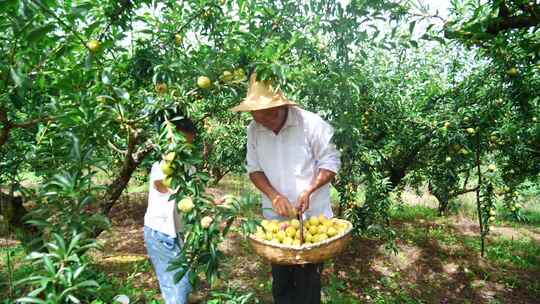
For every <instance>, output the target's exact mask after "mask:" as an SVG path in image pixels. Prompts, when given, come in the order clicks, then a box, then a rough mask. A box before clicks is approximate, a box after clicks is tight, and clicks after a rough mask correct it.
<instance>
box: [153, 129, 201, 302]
mask: <svg viewBox="0 0 540 304" xmlns="http://www.w3.org/2000/svg"><path fill="white" fill-rule="evenodd" d="M172 123H173V124H174V125H175V127H176V129H177V130H178V131H179V132H181V133H182V134H183V135H184V137H185V139H186V141H187V142H188V143H190V144H191V143H192V142H193V139H194V137H195V133H196V129H195V125H194V124H193V122H192V121H191V120H190V119H187V118H184V119H179V120H172ZM165 177H166V176H165V174H164V173H163V171H162V170H161V168H160V162H159V161H156V162H155V163H154V164H153V165H152V169H151V171H150V178H149V179H150V185H149V189H148V207H147V209H146V214H145V215H144V242H145V246H146V250H147V252H148V256H149V257H150V260H151V261H152V265H153V267H154V270H155V272H156V276H157V279H158V282H159V288H160V290H161V295H162V296H163V299H164V301H165V303H166V304H173V303H174V304H185V303H187V301H188V295H189V293H190V292H191V290H192V287H191V284H190V283H189V280H188V275H187V274H186V275H184V277H183V278H182V279H181V280H180V282H178V283H176V284H175V283H174V271H167V267H169V263H170V262H171V261H172V260H173V259H174V258H176V257H177V256H178V255H179V254H180V252H181V251H182V237H181V232H182V225H181V221H180V215H179V214H178V211H177V210H176V204H175V202H174V200H172V199H171V198H170V197H171V194H173V193H174V192H173V190H172V189H169V188H168V187H167V186H166V185H165V184H164V182H163V180H164V179H165Z"/></svg>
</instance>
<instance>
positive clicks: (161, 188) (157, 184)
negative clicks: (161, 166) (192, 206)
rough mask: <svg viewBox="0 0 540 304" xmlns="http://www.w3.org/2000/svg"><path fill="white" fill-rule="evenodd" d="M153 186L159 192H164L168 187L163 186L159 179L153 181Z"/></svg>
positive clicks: (167, 190) (166, 191)
mask: <svg viewBox="0 0 540 304" xmlns="http://www.w3.org/2000/svg"><path fill="white" fill-rule="evenodd" d="M154 187H155V188H156V190H157V191H158V192H160V193H163V194H165V193H168V192H169V188H167V186H165V185H164V184H163V182H162V181H161V180H156V181H154Z"/></svg>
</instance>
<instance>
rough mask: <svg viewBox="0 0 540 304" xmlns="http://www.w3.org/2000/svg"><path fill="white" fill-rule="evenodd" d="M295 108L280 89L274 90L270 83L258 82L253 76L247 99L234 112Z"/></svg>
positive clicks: (250, 80) (255, 76)
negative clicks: (284, 107)
mask: <svg viewBox="0 0 540 304" xmlns="http://www.w3.org/2000/svg"><path fill="white" fill-rule="evenodd" d="M289 105H290V106H295V105H296V103H294V102H292V101H290V100H289V99H287V97H285V95H283V92H282V91H281V90H279V89H277V90H276V89H274V88H273V87H272V85H271V84H270V82H268V81H257V75H256V74H255V73H253V74H251V76H250V78H249V88H248V91H247V95H246V98H245V99H244V100H242V102H241V103H240V104H239V105H237V106H236V107H233V108H231V111H233V112H251V111H256V110H263V109H269V108H275V107H280V106H289Z"/></svg>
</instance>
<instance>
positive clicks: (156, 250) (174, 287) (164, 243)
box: [144, 226, 191, 304]
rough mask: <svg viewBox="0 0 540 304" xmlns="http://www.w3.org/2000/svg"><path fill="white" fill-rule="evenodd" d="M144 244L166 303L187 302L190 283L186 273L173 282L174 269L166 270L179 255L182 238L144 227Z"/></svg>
mask: <svg viewBox="0 0 540 304" xmlns="http://www.w3.org/2000/svg"><path fill="white" fill-rule="evenodd" d="M144 244H145V246H146V250H147V252H148V256H149V257H150V260H151V261H152V265H153V266H154V270H155V271H156V276H157V279H158V281H159V288H160V289H161V295H162V296H163V299H164V300H165V303H166V304H185V303H187V298H188V294H189V293H190V292H191V284H189V280H188V274H187V273H186V275H184V277H183V278H182V280H180V282H178V283H176V284H175V283H174V273H175V272H174V271H167V270H166V269H167V267H169V262H171V260H172V259H174V258H175V257H178V255H180V251H181V249H182V238H180V237H176V238H174V237H172V236H169V235H166V234H164V233H161V232H159V231H157V230H154V229H152V228H149V227H146V226H145V227H144Z"/></svg>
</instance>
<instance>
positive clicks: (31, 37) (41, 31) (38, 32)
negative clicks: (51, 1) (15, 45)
mask: <svg viewBox="0 0 540 304" xmlns="http://www.w3.org/2000/svg"><path fill="white" fill-rule="evenodd" d="M54 28H55V26H54V25H52V24H46V25H44V26H41V27H38V28H35V29H33V30H32V31H30V32H29V33H28V35H27V36H26V39H28V41H29V42H31V43H33V42H36V41H38V40H40V39H42V38H43V37H44V36H45V35H47V33H49V32H50V31H52V30H53V29H54Z"/></svg>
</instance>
